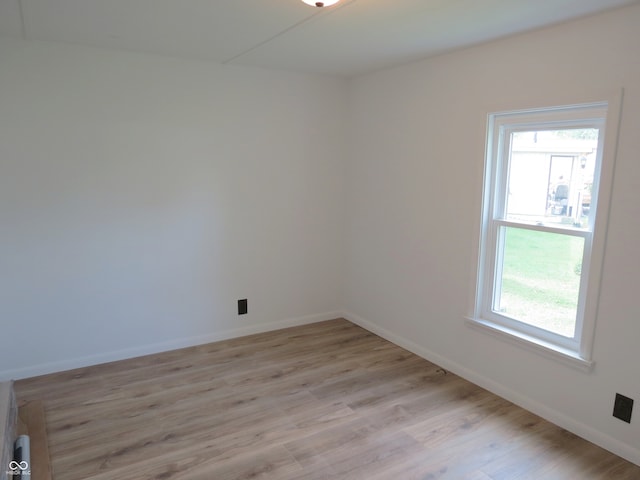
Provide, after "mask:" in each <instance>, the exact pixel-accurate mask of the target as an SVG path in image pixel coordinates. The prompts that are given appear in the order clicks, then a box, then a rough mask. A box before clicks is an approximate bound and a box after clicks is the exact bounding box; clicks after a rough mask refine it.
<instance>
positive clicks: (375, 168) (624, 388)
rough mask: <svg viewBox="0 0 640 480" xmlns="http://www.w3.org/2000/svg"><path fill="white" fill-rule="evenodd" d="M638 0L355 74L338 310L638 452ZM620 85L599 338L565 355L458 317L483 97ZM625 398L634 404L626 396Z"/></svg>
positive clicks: (475, 210)
mask: <svg viewBox="0 0 640 480" xmlns="http://www.w3.org/2000/svg"><path fill="white" fill-rule="evenodd" d="M638 25H640V6H634V7H629V8H625V9H622V10H618V11H612V12H608V13H605V14H603V15H599V16H594V17H590V18H586V19H583V20H580V21H576V22H572V23H567V24H562V25H559V26H556V27H553V28H548V29H545V30H542V31H537V32H532V33H528V34H525V35H521V36H518V37H513V38H508V39H503V40H500V41H497V42H493V43H490V44H485V45H482V46H478V47H475V48H471V49H467V50H464V51H459V52H456V53H452V54H448V55H443V56H439V57H436V58H432V59H429V60H426V61H422V62H418V63H413V64H410V65H405V66H402V67H399V68H395V69H391V70H387V71H382V72H378V73H375V74H370V75H366V76H363V77H360V78H357V79H355V80H353V81H352V83H351V86H350V87H351V90H350V115H351V118H350V122H351V123H350V127H349V128H350V130H349V132H350V139H351V143H350V155H349V158H350V160H349V168H348V175H347V185H348V193H349V202H348V205H349V212H348V217H347V223H346V224H347V231H346V238H347V251H346V253H345V258H346V259H347V265H346V267H345V268H346V272H345V304H346V309H347V310H348V314H347V317H348V318H350V319H352V320H354V321H357V322H360V323H362V324H363V325H366V326H367V327H369V328H371V329H373V330H374V331H377V332H379V333H381V334H383V335H385V336H387V337H388V338H391V339H393V340H395V341H397V342H398V343H400V344H403V345H405V346H407V347H409V348H411V349H413V350H415V351H417V352H420V353H422V354H423V355H425V356H427V357H429V358H432V359H434V360H436V361H438V362H440V363H441V364H443V366H445V367H448V368H450V369H452V370H454V371H456V372H458V373H461V374H463V375H464V376H466V377H468V378H470V379H472V380H474V381H476V382H478V383H480V384H482V385H484V386H486V387H489V388H490V389H492V390H494V391H497V392H498V393H501V394H503V395H505V396H507V397H508V398H510V399H512V400H514V401H516V402H517V403H520V404H523V405H525V406H526V407H528V408H530V409H532V410H534V411H536V412H537V413H540V414H542V415H543V416H546V417H547V418H550V419H552V420H553V421H555V422H556V423H559V424H561V425H563V426H565V427H567V428H569V429H571V430H573V431H575V432H577V433H579V434H581V435H583V436H586V437H587V438H589V439H591V440H593V441H595V442H597V443H599V444H601V445H604V446H606V447H607V448H610V449H612V450H614V451H616V452H617V453H619V454H621V455H623V456H626V457H627V458H629V459H632V460H633V461H635V462H636V463H639V464H640V412H638V411H636V412H634V418H633V421H632V423H631V425H629V424H626V423H623V422H621V421H620V420H617V419H615V418H613V417H612V415H611V414H612V409H613V400H614V395H615V393H616V392H620V393H622V394H624V395H627V396H630V397H632V398H635V400H636V404H637V402H639V401H640V369H639V367H640V363H639V360H638V358H639V356H638V352H639V351H640V350H639V348H638V345H639V342H640V302H638V293H639V290H638V285H640V248H638V245H640V222H639V220H638V219H639V218H640V162H639V161H638V154H639V152H640V135H638V126H639V125H640V55H639V53H638V49H639V47H640V29H638ZM620 87H624V88H625V90H626V92H625V96H624V104H623V118H622V123H621V129H620V142H619V151H618V158H617V170H616V174H615V179H614V193H613V198H612V208H611V215H610V228H609V236H608V243H607V251H606V259H605V264H604V273H603V280H602V290H601V300H600V311H599V315H598V324H597V332H596V339H595V345H594V360H595V362H596V366H595V369H594V370H593V372H591V373H585V372H582V371H579V370H575V369H573V368H571V367H568V366H564V365H563V364H560V363H556V362H555V361H554V360H551V359H547V358H544V357H541V356H539V355H538V354H536V353H533V352H530V351H528V350H523V349H521V348H519V347H516V346H514V345H512V344H510V343H505V342H504V341H502V340H500V339H497V338H494V337H492V336H488V335H486V334H484V333H483V332H479V331H477V330H475V329H472V328H469V327H468V326H467V325H466V324H465V321H464V317H465V315H467V313H468V308H469V302H470V293H471V292H470V291H471V288H470V287H471V286H472V284H473V281H474V275H475V267H476V257H475V254H476V251H475V250H474V248H475V247H476V246H477V238H478V235H479V213H480V205H479V202H480V198H481V184H482V167H483V161H484V158H483V157H484V147H485V126H486V116H487V114H488V113H489V112H493V111H502V110H509V109H517V108H526V107H530V106H543V105H558V104H570V103H573V102H577V101H581V100H583V99H588V98H591V99H593V96H594V95H595V96H598V95H599V94H600V93H601V92H605V93H606V94H609V93H610V92H615V91H616V90H617V89H619V88H620ZM636 410H638V407H637V406H636Z"/></svg>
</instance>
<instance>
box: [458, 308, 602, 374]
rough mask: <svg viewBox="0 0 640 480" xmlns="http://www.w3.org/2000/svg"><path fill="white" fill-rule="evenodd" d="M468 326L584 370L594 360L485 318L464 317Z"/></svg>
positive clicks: (591, 364) (588, 367)
mask: <svg viewBox="0 0 640 480" xmlns="http://www.w3.org/2000/svg"><path fill="white" fill-rule="evenodd" d="M465 320H466V323H467V325H468V326H470V327H472V328H474V329H476V330H478V331H481V332H484V333H488V334H490V335H493V336H494V337H497V338H499V339H501V340H504V341H507V342H509V343H512V344H515V345H519V346H521V347H525V348H526V349H528V350H530V351H532V352H535V353H538V354H540V355H542V356H544V357H547V358H550V359H552V360H556V361H559V362H561V363H563V364H565V365H568V366H570V367H574V368H577V369H579V370H582V371H584V372H591V371H592V370H593V366H594V362H593V361H591V360H587V359H586V358H583V357H581V356H580V354H579V353H578V352H575V351H573V350H570V349H567V348H563V347H560V346H558V345H554V344H552V343H548V342H545V341H543V340H540V339H539V338H535V337H532V336H529V335H527V334H524V333H522V332H518V331H516V330H512V329H510V328H507V327H504V326H502V325H497V324H495V323H492V322H489V321H487V320H482V319H476V318H471V317H465Z"/></svg>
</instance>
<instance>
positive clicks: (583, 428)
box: [340, 312, 640, 465]
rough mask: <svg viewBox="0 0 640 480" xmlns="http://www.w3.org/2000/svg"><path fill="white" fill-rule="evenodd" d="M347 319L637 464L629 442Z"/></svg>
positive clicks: (638, 455)
mask: <svg viewBox="0 0 640 480" xmlns="http://www.w3.org/2000/svg"><path fill="white" fill-rule="evenodd" d="M340 316H342V317H343V318H345V319H346V320H349V321H350V322H352V323H355V324H356V325H359V326H360V327H362V328H364V329H366V330H369V331H370V332H372V333H375V334H376V335H378V336H380V337H382V338H384V339H386V340H389V341H390V342H392V343H395V344H396V345H398V346H400V347H402V348H405V349H406V350H409V351H410V352H412V353H415V354H416V355H418V356H420V357H422V358H424V359H426V360H428V361H430V362H433V363H435V364H437V365H439V366H440V367H442V368H444V369H445V370H449V371H451V372H453V373H455V374H456V375H458V376H460V377H462V378H464V379H465V380H468V381H470V382H472V383H474V384H476V385H478V386H480V387H482V388H484V389H486V390H489V391H490V392H492V393H495V394H496V395H499V396H500V397H502V398H504V399H506V400H509V401H510V402H513V403H515V404H516V405H518V406H520V407H522V408H524V409H525V410H528V411H530V412H532V413H534V414H536V415H538V416H540V417H542V418H544V419H545V420H548V421H549V422H551V423H553V424H555V425H558V426H559V427H562V428H564V429H565V430H568V431H570V432H572V433H574V434H576V435H578V436H579V437H581V438H584V439H585V440H588V441H589V442H592V443H595V444H596V445H598V446H600V447H602V448H604V449H605V450H608V451H610V452H612V453H614V454H615V455H618V456H619V457H622V458H624V459H626V460H628V461H630V462H632V463H634V464H636V465H640V449H637V448H634V447H632V446H631V445H628V444H626V443H623V442H620V441H619V440H616V439H615V438H613V437H611V436H609V435H607V434H604V433H602V432H600V431H598V430H595V429H594V428H592V427H589V426H588V425H585V424H583V423H581V422H578V421H577V420H575V419H573V418H571V417H568V416H567V415H565V414H563V413H560V412H558V411H556V410H554V409H552V408H549V407H548V406H546V405H544V404H541V403H539V402H536V401H534V400H531V399H530V398H528V397H526V396H524V395H522V394H520V393H518V392H516V391H515V390H512V389H510V388H508V387H506V386H504V385H502V384H500V383H497V382H495V381H493V380H491V379H490V378H487V377H485V376H483V375H480V374H479V373H477V372H475V371H473V370H471V369H469V368H467V367H464V366H462V365H460V364H458V363H456V362H452V361H451V360H449V359H447V358H446V357H443V356H442V355H440V354H437V353H435V352H433V351H431V350H429V349H427V348H424V347H422V346H421V345H418V344H417V343H415V342H413V341H411V340H408V339H406V338H404V337H402V336H399V335H396V334H395V333H393V332H391V331H389V330H387V329H385V328H382V327H380V326H378V325H376V324H375V323H373V322H370V321H368V320H365V319H364V318H362V317H360V316H358V315H355V314H353V313H351V312H342V313H341V314H340Z"/></svg>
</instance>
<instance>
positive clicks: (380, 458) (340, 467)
mask: <svg viewBox="0 0 640 480" xmlns="http://www.w3.org/2000/svg"><path fill="white" fill-rule="evenodd" d="M16 392H17V395H18V398H19V400H22V401H25V400H36V399H42V400H43V402H44V405H45V411H46V416H47V428H48V434H49V449H50V453H51V461H52V467H53V474H54V479H56V480H63V479H64V480H80V479H82V480H114V479H118V480H143V479H180V480H199V479H203V480H205V479H206V480H239V479H254V478H260V479H278V480H294V479H304V480H317V479H367V480H370V479H390V480H411V479H466V480H498V479H505V480H518V479H535V480H541V479H543V480H546V479H571V480H573V479H580V480H590V479H603V480H604V479H606V480H611V479H616V480H631V479H640V467H638V466H635V465H633V464H631V463H629V462H627V461H625V460H622V459H620V458H618V457H616V456H614V455H612V454H610V453H608V452H606V451H604V450H602V449H601V448H598V447H596V446H594V445H593V444H591V443H589V442H586V441H584V440H582V439H580V438H578V437H576V436H575V435H572V434H570V433H568V432H566V431H565V430H562V429H561V428H559V427H556V426H554V425H552V424H550V423H548V422H546V421H544V420H542V419H540V418H539V417H537V416H535V415H533V414H531V413H528V412H526V411H525V410H522V409H521V408H518V407H516V406H514V405H513V404H511V403H509V402H507V401H506V400H503V399H501V398H499V397H497V396H495V395H493V394H491V393H489V392H487V391H485V390H483V389H481V388H479V387H477V386H474V385H473V384H471V383H469V382H467V381H465V380H463V379H461V378H459V377H457V376H455V375H453V374H451V373H448V372H445V371H444V370H442V369H441V368H439V367H438V366H436V365H433V364H431V363H429V362H427V361H425V360H423V359H421V358H419V357H417V356H415V355H413V354H411V353H409V352H407V351H405V350H403V349H401V348H399V347H397V346H395V345H393V344H391V343H389V342H387V341H385V340H383V339H381V338H379V337H377V336H375V335H373V334H371V333H369V332H367V331H365V330H363V329H361V328H359V327H357V326H355V325H353V324H351V323H349V322H347V321H346V320H342V319H339V320H332V321H329V322H322V323H317V324H313V325H307V326H303V327H295V328H290V329H286V330H280V331H277V332H270V333H265V334H260V335H254V336H250V337H244V338H239V339H234V340H230V341H224V342H219V343H213V344H209V345H204V346H200V347H194V348H188V349H184V350H178V351H173V352H168V353H163V354H159V355H152V356H147V357H141V358H137V359H132V360H126V361H122V362H115V363H110V364H105V365H100V366H96V367H90V368H84V369H78V370H73V371H69V372H63V373H59V374H54V375H48V376H43V377H38V378H33V379H27V380H22V381H19V382H17V384H16Z"/></svg>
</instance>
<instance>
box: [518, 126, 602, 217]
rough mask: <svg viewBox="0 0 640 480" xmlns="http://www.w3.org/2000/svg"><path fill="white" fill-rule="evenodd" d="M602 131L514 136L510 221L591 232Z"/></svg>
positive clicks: (538, 132) (557, 131)
mask: <svg viewBox="0 0 640 480" xmlns="http://www.w3.org/2000/svg"><path fill="white" fill-rule="evenodd" d="M597 149H598V129H596V128H586V129H564V130H543V131H526V132H516V133H513V134H512V135H511V142H510V152H509V156H510V161H509V173H508V181H507V191H506V195H507V198H506V219H507V220H514V221H525V222H533V223H541V224H556V225H557V224H560V225H567V226H570V227H580V228H588V215H589V209H590V208H591V189H592V186H593V176H594V172H595V165H596V152H597Z"/></svg>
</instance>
